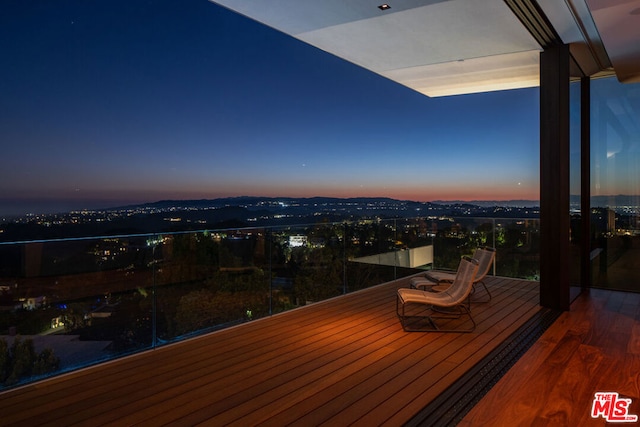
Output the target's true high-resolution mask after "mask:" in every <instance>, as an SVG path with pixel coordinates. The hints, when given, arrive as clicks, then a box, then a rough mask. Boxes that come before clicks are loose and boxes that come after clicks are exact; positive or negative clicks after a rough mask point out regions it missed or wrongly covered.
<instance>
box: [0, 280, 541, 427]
mask: <svg viewBox="0 0 640 427" xmlns="http://www.w3.org/2000/svg"><path fill="white" fill-rule="evenodd" d="M407 281H408V279H403V280H398V281H395V282H391V283H387V284H384V285H380V286H377V287H374V288H371V289H368V290H364V291H360V292H356V293H353V294H349V295H345V296H341V297H338V298H335V299H332V300H329V301H325V302H321V303H317V304H313V305H310V306H306V307H303V308H300V309H296V310H293V311H289V312H286V313H282V314H279V315H276V316H273V317H270V318H264V319H259V320H255V321H253V322H249V323H245V324H242V325H239V326H236V327H233V328H230V329H226V330H222V331H218V332H215V333H212V334H208V335H205V336H201V337H198V338H195V339H191V340H187V341H183V342H180V343H176V344H173V345H169V346H165V347H160V348H158V349H156V350H152V351H148V352H144V353H140V354H136V355H133V356H130V357H127V358H124V359H120V360H116V361H112V362H109V363H105V364H102V365H98V366H94V367H90V368H86V369H84V370H81V371H77V372H73V373H70V374H67V375H64V376H60V377H56V378H52V379H49V380H45V381H42V382H39V383H34V384H31V385H27V386H24V387H21V388H18V389H14V390H10V391H7V392H5V393H2V394H0V414H1V416H0V424H2V425H50V426H60V425H65V426H72V425H91V426H97V425H114V426H115V425H117V426H125V425H126V426H130V425H153V426H158V425H198V424H203V425H239V426H247V425H257V424H261V425H277V426H282V425H288V424H296V425H305V426H306V425H319V424H327V425H349V424H354V423H355V424H358V425H365V426H371V425H383V424H386V425H402V424H404V423H406V422H407V421H409V420H411V419H412V418H413V417H414V416H415V415H416V414H417V413H418V412H419V411H420V410H421V409H423V408H424V407H425V406H426V405H428V404H429V403H430V402H431V401H432V400H434V399H435V398H436V397H437V396H439V395H440V394H441V393H442V392H443V391H444V390H446V389H447V387H449V385H450V384H452V383H453V382H454V381H455V380H456V379H458V378H459V377H460V376H462V375H463V374H464V373H465V372H466V371H468V370H469V369H470V368H471V367H473V366H474V365H475V364H476V363H478V361H480V360H481V359H482V358H483V357H485V356H486V355H487V354H489V353H490V352H491V351H492V350H493V349H494V348H496V346H498V345H499V344H500V343H501V342H503V341H504V340H505V338H507V337H508V336H509V335H510V334H511V333H513V332H514V331H515V330H516V329H517V328H518V327H519V326H521V325H522V324H524V323H525V322H526V321H527V320H528V319H529V318H530V317H531V316H533V315H534V314H536V313H537V312H538V311H539V310H540V307H539V305H538V301H539V294H538V284H537V283H536V282H528V281H522V280H513V279H506V278H490V279H489V280H488V281H487V284H488V286H489V288H490V290H491V292H492V294H493V299H492V301H491V302H490V303H487V304H480V303H477V304H473V305H472V313H473V316H474V318H475V320H476V322H477V324H478V326H477V329H476V330H475V332H473V333H470V334H461V333H438V332H427V333H420V332H404V331H403V330H402V328H401V326H400V323H399V321H398V318H397V317H396V314H395V292H396V289H397V288H398V287H401V286H406V283H407ZM480 292H482V291H479V294H480Z"/></svg>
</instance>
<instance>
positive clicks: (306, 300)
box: [0, 217, 539, 387]
mask: <svg viewBox="0 0 640 427" xmlns="http://www.w3.org/2000/svg"><path fill="white" fill-rule="evenodd" d="M538 241H539V220H537V219H513V218H509V219H495V218H464V217H463V218H445V217H438V218H435V217H434V218H431V217H427V218H425V217H423V218H409V219H390V220H360V221H352V222H342V223H319V224H307V225H295V226H286V227H270V228H242V229H226V230H211V231H207V230H203V231H194V232H179V233H164V234H157V235H156V234H149V235H138V236H114V237H104V238H98V237H95V238H94V237H92V238H85V239H69V240H51V241H40V242H22V243H2V244H0V307H1V308H2V309H1V310H0V335H1V336H2V337H0V356H2V355H3V354H4V355H5V356H6V355H7V354H9V355H11V354H12V352H15V351H18V350H12V347H11V346H12V345H13V343H14V342H16V337H19V339H18V341H17V343H18V344H20V343H22V344H20V346H21V347H20V348H21V349H22V350H20V351H23V350H24V351H26V352H27V353H28V354H33V355H34V356H33V357H32V359H33V360H31V362H29V363H31V365H30V366H37V368H35V367H33V368H30V369H31V370H30V371H29V372H26V371H25V372H23V373H22V374H21V375H18V374H15V373H12V369H13V368H11V369H9V368H5V369H4V370H2V372H0V384H1V386H2V387H10V386H14V385H16V384H19V383H20V382H24V381H31V380H33V378H36V377H34V375H52V374H55V373H59V372H63V371H66V370H70V369H76V368H78V367H81V366H86V365H89V364H92V363H96V362H99V361H102V360H108V359H111V358H115V357H119V356H121V355H124V354H129V353H132V352H135V351H140V350H145V349H149V348H152V347H154V346H157V345H163V344H166V343H169V342H173V341H176V340H180V339H184V338H187V337H191V336H194V335H197V334H203V333H206V332H210V331H213V330H217V329H221V328H224V327H228V326H230V325H236V324H239V323H242V322H248V321H252V320H255V319H258V318H261V317H264V316H269V315H271V314H275V313H279V312H283V311H286V310H289V309H292V308H296V307H300V306H303V305H306V304H311V303H315V302H318V301H322V300H325V299H327V298H332V297H335V296H338V295H341V294H345V293H349V292H353V291H357V290H360V289H364V288H367V287H370V286H375V285H379V284H381V283H385V282H388V281H391V280H394V279H397V278H402V277H407V276H409V275H413V274H416V273H419V272H421V271H424V270H428V269H431V268H437V269H451V270H455V268H456V267H457V264H458V262H459V259H460V257H461V256H463V255H471V254H472V253H473V251H474V250H475V248H477V247H480V246H493V247H496V248H497V257H496V264H495V266H494V268H493V270H492V272H491V273H490V274H497V275H500V276H507V277H520V278H529V279H537V275H538V271H539V254H538V251H539V249H538ZM28 339H30V340H31V341H26V340H28ZM25 342H26V344H24V343H25ZM30 345H33V351H31V350H30V349H29V346H30ZM17 347H18V346H16V348H17ZM20 351H18V353H19V352H20ZM36 356H37V357H36ZM5 359H6V357H5ZM7 366H8V365H7ZM47 366H49V367H50V368H46V367H47ZM47 370H49V371H48V372H46V373H45V371H47ZM18 377H19V379H18V380H16V378H18Z"/></svg>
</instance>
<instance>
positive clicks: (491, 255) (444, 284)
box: [409, 247, 496, 302]
mask: <svg viewBox="0 0 640 427" xmlns="http://www.w3.org/2000/svg"><path fill="white" fill-rule="evenodd" d="M472 258H473V259H476V260H478V263H479V266H478V273H477V274H476V278H475V279H474V281H473V291H472V294H474V293H475V290H476V289H475V285H476V284H477V283H479V284H481V285H482V287H483V288H484V290H485V292H486V293H487V296H488V297H489V298H488V299H486V300H483V301H476V300H474V302H489V301H491V292H489V289H488V288H487V285H486V284H485V283H484V279H485V277H487V274H489V270H490V269H491V265H492V264H493V261H494V260H495V258H496V250H495V248H490V247H484V248H478V249H476V250H475V252H474V254H473V257H472ZM455 276H456V273H455V272H453V271H442V270H431V271H428V272H426V273H425V274H424V276H419V277H414V278H413V279H411V281H410V282H409V287H411V288H416V289H422V290H432V291H435V292H441V291H443V290H445V289H447V288H448V287H449V285H450V284H451V283H453V279H454V278H455Z"/></svg>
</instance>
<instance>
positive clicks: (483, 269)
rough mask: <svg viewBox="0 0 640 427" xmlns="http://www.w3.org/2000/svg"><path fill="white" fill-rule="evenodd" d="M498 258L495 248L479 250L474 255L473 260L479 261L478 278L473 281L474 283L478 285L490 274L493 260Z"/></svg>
mask: <svg viewBox="0 0 640 427" xmlns="http://www.w3.org/2000/svg"><path fill="white" fill-rule="evenodd" d="M495 258H496V250H495V248H489V247H484V248H478V249H476V251H475V252H474V253H473V259H477V260H478V272H477V273H476V278H475V279H474V280H473V282H474V283H478V282H479V281H481V280H482V279H484V278H485V276H486V275H487V274H488V273H489V270H490V269H491V264H493V260H494V259H495Z"/></svg>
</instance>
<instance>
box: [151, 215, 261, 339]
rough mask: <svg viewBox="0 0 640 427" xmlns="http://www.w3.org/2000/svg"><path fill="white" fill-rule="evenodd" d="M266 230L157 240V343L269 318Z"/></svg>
mask: <svg viewBox="0 0 640 427" xmlns="http://www.w3.org/2000/svg"><path fill="white" fill-rule="evenodd" d="M266 237H267V235H266V233H265V230H264V229H253V228H251V229H236V230H218V231H201V232H189V233H174V234H164V235H162V238H161V239H159V240H158V241H157V242H156V247H155V253H156V267H157V268H156V272H155V283H156V289H155V293H156V318H157V319H156V324H157V332H156V333H157V340H158V343H159V344H163V343H166V342H170V341H173V340H177V339H182V338H185V337H189V336H192V335H194V334H201V333H205V332H209V331H212V330H215V329H220V328H223V327H227V326H230V325H234V324H238V323H242V322H245V321H249V320H253V319H256V318H259V317H264V316H267V315H269V307H270V304H269V299H270V293H269V276H268V275H269V268H268V259H267V244H266Z"/></svg>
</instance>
